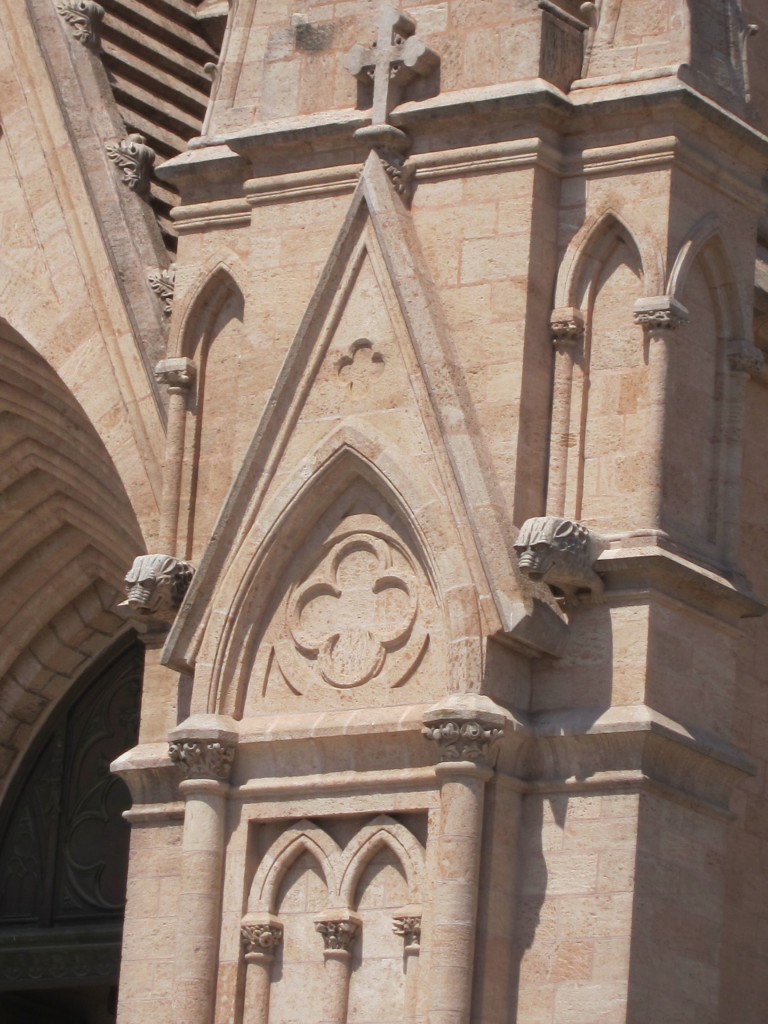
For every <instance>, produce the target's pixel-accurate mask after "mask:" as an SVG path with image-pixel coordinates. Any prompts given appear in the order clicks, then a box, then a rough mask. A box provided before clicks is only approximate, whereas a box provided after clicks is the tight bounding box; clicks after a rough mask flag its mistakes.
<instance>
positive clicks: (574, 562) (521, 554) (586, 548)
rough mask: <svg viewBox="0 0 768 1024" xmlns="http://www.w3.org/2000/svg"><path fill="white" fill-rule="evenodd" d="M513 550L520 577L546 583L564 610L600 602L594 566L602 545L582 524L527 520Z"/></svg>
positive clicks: (550, 518)
mask: <svg viewBox="0 0 768 1024" xmlns="http://www.w3.org/2000/svg"><path fill="white" fill-rule="evenodd" d="M514 547H515V551H516V552H517V564H518V566H519V567H520V571H521V572H522V573H523V575H525V576H527V577H528V579H530V580H534V581H536V582H543V583H546V584H547V585H548V586H549V587H550V588H551V589H552V592H553V593H554V594H555V596H556V597H557V598H558V599H561V600H562V602H563V603H564V604H565V606H566V607H568V608H570V607H574V606H575V605H578V604H580V603H582V601H583V600H584V599H585V598H586V599H587V600H590V601H592V602H593V603H596V602H599V601H600V600H601V599H602V595H603V581H602V580H601V579H600V577H599V576H598V575H597V573H596V572H595V570H594V569H593V565H594V563H595V560H596V559H597V556H598V555H599V554H600V552H601V551H602V550H603V548H604V547H605V544H604V542H602V541H601V540H600V539H599V538H598V537H595V536H594V534H591V533H590V531H589V530H588V529H587V527H586V526H582V524H581V523H576V522H574V521H573V520H572V519H560V518H558V517H557V516H538V517H537V518H535V519H527V520H526V521H525V522H524V523H523V525H522V526H521V527H520V533H519V534H518V536H517V541H516V543H515V545H514Z"/></svg>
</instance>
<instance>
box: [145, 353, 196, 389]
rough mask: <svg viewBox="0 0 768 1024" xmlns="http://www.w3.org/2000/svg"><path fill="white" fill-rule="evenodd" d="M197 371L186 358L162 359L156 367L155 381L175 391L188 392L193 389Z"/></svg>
mask: <svg viewBox="0 0 768 1024" xmlns="http://www.w3.org/2000/svg"><path fill="white" fill-rule="evenodd" d="M196 372H197V370H196V367H195V364H194V363H193V362H192V360H191V359H187V358H186V357H185V356H184V357H180V358H177V359H161V360H160V362H159V363H158V364H157V366H156V367H155V380H156V381H157V382H158V384H165V385H166V386H167V387H168V389H169V390H170V391H171V393H173V392H174V391H188V390H189V388H191V387H192V383H193V382H194V379H195V374H196Z"/></svg>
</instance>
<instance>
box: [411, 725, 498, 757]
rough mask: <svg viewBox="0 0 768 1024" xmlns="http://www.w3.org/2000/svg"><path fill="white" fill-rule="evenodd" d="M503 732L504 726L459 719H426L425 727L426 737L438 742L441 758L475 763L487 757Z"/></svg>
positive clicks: (424, 733)
mask: <svg viewBox="0 0 768 1024" xmlns="http://www.w3.org/2000/svg"><path fill="white" fill-rule="evenodd" d="M503 734H504V729H503V727H501V726H494V725H489V724H486V723H484V722H482V721H479V720H477V719H475V720H464V719H460V718H449V719H446V720H443V721H441V722H427V723H426V724H425V728H424V730H423V735H424V736H425V737H426V739H428V740H433V741H434V742H435V743H437V745H438V747H439V748H440V758H441V760H443V761H474V762H475V763H477V762H484V761H487V760H488V754H489V753H490V750H491V748H492V747H493V745H494V743H496V741H497V740H499V739H500V738H501V737H502V735H503Z"/></svg>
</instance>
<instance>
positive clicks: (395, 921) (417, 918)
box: [392, 907, 421, 952]
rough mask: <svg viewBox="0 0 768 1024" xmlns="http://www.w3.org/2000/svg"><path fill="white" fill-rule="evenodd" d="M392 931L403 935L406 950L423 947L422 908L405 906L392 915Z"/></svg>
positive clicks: (411, 950) (416, 950)
mask: <svg viewBox="0 0 768 1024" xmlns="http://www.w3.org/2000/svg"><path fill="white" fill-rule="evenodd" d="M392 931H393V932H394V933H395V935H401V936H402V938H403V945H404V948H405V952H418V951H419V949H420V948H421V910H420V909H419V908H418V907H404V908H403V909H402V910H401V911H400V912H399V913H397V914H394V915H393V917H392Z"/></svg>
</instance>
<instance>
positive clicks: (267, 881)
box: [247, 818, 341, 914]
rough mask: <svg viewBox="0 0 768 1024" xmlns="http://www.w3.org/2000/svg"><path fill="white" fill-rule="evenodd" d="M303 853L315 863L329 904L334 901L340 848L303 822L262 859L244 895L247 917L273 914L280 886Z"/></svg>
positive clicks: (316, 828)
mask: <svg viewBox="0 0 768 1024" xmlns="http://www.w3.org/2000/svg"><path fill="white" fill-rule="evenodd" d="M303 853H307V854H309V856H310V857H311V858H312V859H313V860H314V861H315V863H316V864H317V866H318V868H319V869H320V871H321V873H322V876H323V879H324V881H325V884H326V886H327V889H328V898H329V901H331V902H334V901H335V899H336V895H337V893H338V873H337V864H338V863H339V859H340V857H341V848H340V847H339V845H338V843H337V842H336V840H335V839H333V838H332V837H331V836H329V835H328V833H327V832H326V831H325V829H323V828H321V827H320V826H319V825H316V824H315V823H314V822H313V821H309V820H308V819H306V818H304V819H302V820H301V821H297V822H296V824H295V825H292V826H291V828H288V829H286V830H285V832H283V833H282V834H281V835H280V836H279V837H278V838H277V839H276V840H275V842H274V843H273V844H272V846H270V848H269V849H268V850H267V852H266V853H265V855H264V857H263V858H262V860H261V863H260V865H259V867H258V869H257V871H256V874H255V875H254V879H253V882H252V884H251V889H250V892H249V895H248V905H247V912H248V913H249V914H255V913H269V914H273V913H274V912H275V908H276V904H277V897H278V893H279V890H280V884H281V882H282V881H283V878H284V877H285V874H286V872H287V871H288V869H289V868H290V867H291V865H292V864H294V863H295V862H296V861H297V860H298V858H299V857H300V856H301V855H302V854H303Z"/></svg>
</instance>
